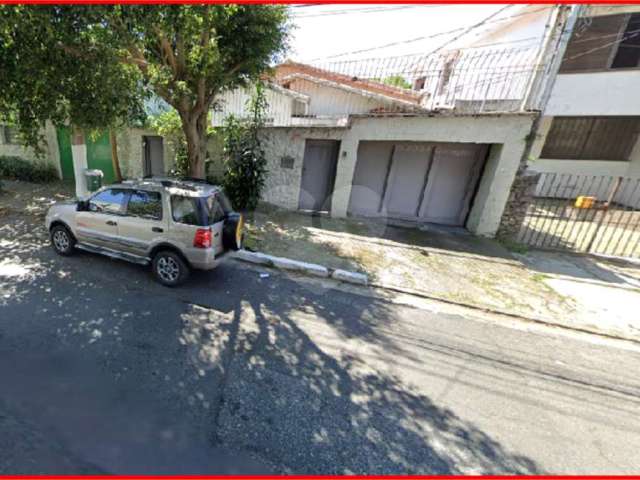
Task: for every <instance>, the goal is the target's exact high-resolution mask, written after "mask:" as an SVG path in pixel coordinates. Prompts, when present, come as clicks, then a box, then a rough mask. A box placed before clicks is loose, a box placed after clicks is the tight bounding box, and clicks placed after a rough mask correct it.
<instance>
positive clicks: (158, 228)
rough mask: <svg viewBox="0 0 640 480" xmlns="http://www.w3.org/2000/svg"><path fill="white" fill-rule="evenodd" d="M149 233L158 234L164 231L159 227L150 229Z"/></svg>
mask: <svg viewBox="0 0 640 480" xmlns="http://www.w3.org/2000/svg"><path fill="white" fill-rule="evenodd" d="M151 231H152V232H158V233H161V232H164V230H163V229H162V228H160V227H151Z"/></svg>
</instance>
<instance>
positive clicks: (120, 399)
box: [0, 215, 640, 474]
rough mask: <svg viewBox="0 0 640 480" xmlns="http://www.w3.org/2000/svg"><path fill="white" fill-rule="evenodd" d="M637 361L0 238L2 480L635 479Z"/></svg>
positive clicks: (268, 278)
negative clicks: (75, 478) (251, 479)
mask: <svg viewBox="0 0 640 480" xmlns="http://www.w3.org/2000/svg"><path fill="white" fill-rule="evenodd" d="M424 281H425V282H428V281H429V279H425V280H424ZM639 352H640V349H634V348H630V347H629V348H618V347H617V346H615V345H608V344H599V343H597V342H587V341H584V340H581V339H577V338H572V337H571V336H569V335H566V334H560V333H558V332H555V331H551V330H550V331H548V332H545V331H535V332H534V331H528V330H527V329H514V328H509V327H507V326H505V325H502V324H500V323H491V322H487V321H480V320H479V319H475V318H473V316H471V315H470V316H460V315H449V314H444V313H434V312H432V311H429V310H426V309H419V308H414V307H410V306H406V305H400V304H397V303H391V302H388V301H385V300H381V299H378V298H375V297H373V296H365V295H359V294H355V293H349V292H347V291H343V290H341V289H340V287H339V285H338V284H332V283H328V282H321V281H311V280H306V279H300V278H297V277H292V276H288V275H285V274H283V273H279V272H276V271H274V270H268V269H264V270H258V269H255V268H250V267H248V266H246V265H243V264H241V263H238V262H235V261H233V260H229V261H227V262H226V263H224V264H223V265H222V266H221V267H220V268H218V269H217V270H214V271H212V272H194V273H193V275H192V277H191V279H190V280H189V282H188V283H187V284H186V285H185V286H183V287H181V288H177V289H168V288H165V287H162V286H160V285H158V284H156V283H154V282H153V280H152V278H151V275H150V273H149V272H148V270H147V269H145V268H144V267H140V266H136V265H130V264H127V263H124V262H121V261H115V260H111V259H108V258H104V257H100V256H96V255H92V254H88V253H80V252H78V253H77V254H76V255H74V256H72V257H69V258H63V257H59V256H56V255H55V254H54V253H53V251H52V250H51V248H50V247H49V246H48V244H47V240H46V233H45V232H44V231H43V228H42V226H41V224H40V223H35V224H33V223H30V222H28V221H25V220H24V219H23V218H22V217H17V216H11V215H8V216H5V217H4V218H3V219H2V220H1V221H0V378H2V379H3V382H2V388H0V426H1V427H0V428H1V431H2V432H3V434H2V436H1V438H0V473H1V474H18V473H49V474H53V473H55V474H62V473H67V474H74V473H112V474H187V473H194V474H195V473H198V474H205V473H206V474H211V473H240V474H242V473H245V474H255V473H298V474H349V473H354V474H412V473H422V474H509V473H510V474H544V473H552V474H586V473H592V474H597V473H600V474H604V473H606V474H631V473H637V472H638V471H639V470H640V455H638V452H639V451H640V377H639V376H638V371H640V353H639Z"/></svg>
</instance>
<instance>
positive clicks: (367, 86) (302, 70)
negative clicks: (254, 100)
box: [275, 61, 421, 105]
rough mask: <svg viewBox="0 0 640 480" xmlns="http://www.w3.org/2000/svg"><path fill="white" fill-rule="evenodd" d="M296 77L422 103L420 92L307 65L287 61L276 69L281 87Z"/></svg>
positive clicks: (277, 79)
mask: <svg viewBox="0 0 640 480" xmlns="http://www.w3.org/2000/svg"><path fill="white" fill-rule="evenodd" d="M295 75H301V76H308V77H313V78H317V79H320V80H326V81H328V82H332V83H336V84H339V85H343V86H346V87H349V88H351V89H357V90H360V91H363V92H369V93H373V94H376V95H382V96H385V97H388V98H391V99H395V100H400V101H402V102H408V103H413V104H416V105H419V103H420V96H421V95H420V93H419V92H416V91H412V90H405V89H403V88H398V87H394V86H391V85H386V84H384V83H380V82H376V81H372V80H366V79H360V78H358V77H355V76H349V75H344V74H342V73H336V72H331V71H329V70H324V69H321V68H318V67H314V66H311V65H307V64H305V63H298V62H292V61H286V62H285V63H282V64H280V65H278V66H277V67H276V68H275V81H276V82H277V83H279V84H281V85H282V84H286V83H287V79H288V77H294V76H295Z"/></svg>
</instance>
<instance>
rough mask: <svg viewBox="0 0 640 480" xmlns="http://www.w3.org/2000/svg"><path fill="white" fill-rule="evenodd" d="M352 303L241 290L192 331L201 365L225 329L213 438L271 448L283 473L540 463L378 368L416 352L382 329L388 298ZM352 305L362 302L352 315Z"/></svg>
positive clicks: (525, 468)
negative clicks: (216, 319) (219, 318)
mask: <svg viewBox="0 0 640 480" xmlns="http://www.w3.org/2000/svg"><path fill="white" fill-rule="evenodd" d="M329 295H330V294H329ZM353 302H354V303H355V304H352V305H351V310H347V309H344V310H341V309H340V308H339V306H338V307H334V308H327V305H331V303H332V302H330V301H329V300H328V299H327V298H326V297H325V298H324V299H323V297H322V296H320V295H319V296H316V295H314V294H313V293H312V292H309V291H308V290H300V291H294V292H286V293H285V294H282V295H278V296H277V297H274V298H273V299H270V298H269V296H268V295H267V298H264V297H260V296H259V295H251V296H245V297H244V298H243V299H242V301H241V303H240V304H238V305H236V307H235V308H234V310H233V313H232V314H231V315H232V316H233V319H232V320H231V319H228V320H227V321H226V322H223V323H217V324H216V327H217V328H215V329H214V328H211V327H210V328H209V329H204V328H202V329H200V330H199V333H197V334H196V335H195V336H194V337H193V338H196V339H197V342H198V344H199V346H198V347H196V350H197V351H198V353H197V354H195V355H194V356H193V357H194V358H197V359H199V360H198V362H196V363H200V364H203V363H204V364H206V363H207V360H206V356H205V357H203V355H202V352H203V351H206V350H207V345H212V344H216V342H219V341H220V340H219V339H220V338H224V339H225V341H224V343H225V348H224V354H222V355H221V356H219V357H216V360H219V359H221V363H219V365H222V367H221V368H223V370H224V374H225V377H226V378H227V379H228V380H227V382H226V385H225V390H224V393H223V398H222V401H221V405H220V409H219V412H218V413H217V428H216V436H215V440H216V442H217V443H219V444H221V445H224V446H227V447H231V448H234V447H235V448H238V449H243V450H249V451H251V452H254V453H255V454H257V455H258V456H260V457H262V458H269V459H270V460H271V461H272V462H273V463H274V464H275V465H277V466H278V471H279V472H280V473H290V474H325V475H326V474H328V475H339V474H536V473H541V472H542V470H541V469H540V468H539V467H538V466H537V465H536V463H535V462H534V461H533V460H531V459H529V458H527V457H525V456H523V455H518V454H515V453H512V452H509V451H508V450H507V449H505V448H504V447H503V446H502V445H501V444H500V443H499V442H498V441H497V440H495V439H493V438H492V437H491V436H490V435H488V434H487V433H486V432H484V431H482V430H481V429H480V428H478V427H476V426H475V425H474V424H473V423H471V422H468V421H465V420H464V419H462V418H460V417H459V416H458V415H456V413H455V412H453V411H452V410H450V409H448V408H443V407H441V406H438V405H437V404H436V403H435V402H434V400H433V399H431V398H430V397H429V396H427V395H424V394H421V393H419V392H418V391H416V390H414V389H413V388H412V387H411V386H410V385H407V384H406V383H405V382H403V381H401V380H400V379H399V378H398V377H396V376H395V375H393V374H390V373H385V372H387V371H388V369H387V368H386V367H387V366H388V365H390V364H393V363H400V364H402V363H403V362H404V363H406V362H410V363H411V362H413V363H419V362H421V360H420V358H417V357H416V356H415V355H412V354H411V353H410V352H409V351H407V350H406V349H405V348H404V346H403V344H402V342H401V341H398V338H394V336H393V335H390V334H389V330H388V329H389V328H392V325H391V324H390V322H393V320H392V318H393V315H391V312H390V311H388V309H389V307H388V305H387V304H385V303H384V302H381V301H377V300H375V299H369V298H358V299H357V300H354V301H353ZM353 310H355V311H357V312H361V313H359V314H358V315H357V316H356V318H354V317H353V315H352V314H351V313H349V312H351V311H353ZM300 311H302V312H306V313H307V314H308V316H306V315H304V314H303V315H300V314H299V312H300ZM203 315H206V314H203ZM205 323H206V322H205ZM385 323H386V324H385ZM203 325H204V324H203ZM323 325H324V326H323ZM327 327H328V328H327ZM317 339H322V343H321V344H319V343H318V342H317ZM352 340H354V341H352ZM199 368H202V367H199Z"/></svg>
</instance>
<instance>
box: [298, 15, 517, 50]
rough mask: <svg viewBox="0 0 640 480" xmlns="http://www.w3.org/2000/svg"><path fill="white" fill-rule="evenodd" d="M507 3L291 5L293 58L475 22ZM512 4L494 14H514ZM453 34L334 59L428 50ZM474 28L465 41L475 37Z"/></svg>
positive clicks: (387, 41)
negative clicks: (293, 25) (293, 24)
mask: <svg viewBox="0 0 640 480" xmlns="http://www.w3.org/2000/svg"><path fill="white" fill-rule="evenodd" d="M504 7H505V5H380V4H377V5H375V4H374V5H372V4H368V5H367V4H365V5H335V4H334V5H317V6H316V5H312V6H305V7H300V6H296V7H291V11H292V15H293V19H294V23H295V25H296V29H295V30H294V33H293V39H292V45H291V47H292V48H291V51H290V53H289V58H291V59H294V60H298V61H302V62H310V61H317V60H319V59H325V58H326V57H332V56H336V55H339V54H342V53H345V52H352V51H356V50H363V49H369V48H371V47H377V46H380V45H386V44H389V43H396V42H404V41H406V40H412V39H415V38H417V37H424V36H429V35H433V34H437V33H440V32H446V31H449V30H452V29H455V28H459V27H465V26H471V25H474V24H476V23H478V22H480V21H482V20H483V19H484V18H486V17H488V16H489V15H491V14H493V13H495V12H497V11H499V10H500V9H501V8H504ZM519 8H521V6H518V5H513V6H511V7H509V8H507V9H506V10H505V11H503V12H501V13H500V14H499V15H498V16H497V17H495V18H501V17H504V16H509V15H512V14H513V13H515V12H517V11H518V9H519ZM459 33H460V32H456V33H455V34H449V35H442V36H438V37H435V38H430V39H423V40H419V41H414V42H409V43H402V44H399V45H394V46H390V47H386V48H383V49H377V50H373V51H369V52H362V53H356V54H350V55H346V56H339V57H334V58H330V59H329V60H346V59H352V58H371V57H383V56H384V57H386V56H394V55H405V54H413V53H425V52H428V51H429V50H430V49H433V48H436V47H439V46H440V45H442V44H443V43H447V41H448V40H450V39H451V38H452V37H454V36H455V35H456V34H459ZM478 34H479V32H477V31H475V30H474V31H473V33H470V34H469V35H467V36H466V37H465V38H464V39H463V40H472V39H473V38H474V37H477V36H478Z"/></svg>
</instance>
